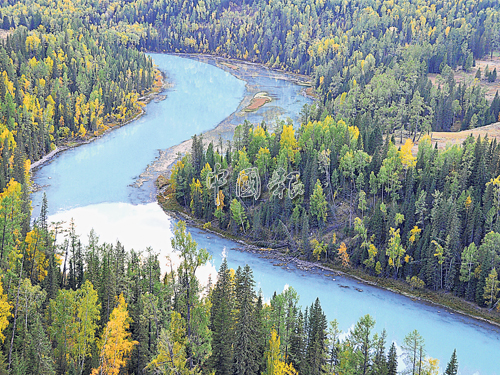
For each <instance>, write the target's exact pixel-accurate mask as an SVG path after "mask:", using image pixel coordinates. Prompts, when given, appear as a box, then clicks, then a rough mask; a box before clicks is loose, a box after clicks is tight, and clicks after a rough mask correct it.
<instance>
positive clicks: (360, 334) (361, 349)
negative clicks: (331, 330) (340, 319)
mask: <svg viewBox="0 0 500 375" xmlns="http://www.w3.org/2000/svg"><path fill="white" fill-rule="evenodd" d="M374 326H375V321H374V320H373V319H372V317H371V316H370V315H365V316H363V317H361V318H360V319H359V321H358V322H357V323H356V325H355V326H354V329H353V330H352V332H351V334H350V335H349V343H350V344H351V346H352V348H353V350H354V357H355V371H356V373H358V374H363V375H366V374H367V373H368V372H369V370H370V368H371V366H372V360H371V352H372V349H373V346H374V341H373V338H372V337H371V331H372V329H373V327H374Z"/></svg>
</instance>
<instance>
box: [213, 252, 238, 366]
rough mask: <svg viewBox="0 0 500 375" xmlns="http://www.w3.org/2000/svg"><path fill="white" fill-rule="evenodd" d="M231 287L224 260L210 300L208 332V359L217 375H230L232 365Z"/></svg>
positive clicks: (232, 295)
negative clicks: (211, 341) (209, 340)
mask: <svg viewBox="0 0 500 375" xmlns="http://www.w3.org/2000/svg"><path fill="white" fill-rule="evenodd" d="M233 293H234V292H233V285H232V282H231V274H230V271H229V269H228V268H227V260H226V258H224V260H223V261H222V264H221V266H220V268H219V274H218V280H217V283H216V284H215V288H214V290H213V292H212V295H211V297H210V300H211V302H212V307H211V311H210V330H211V331H212V340H213V344H212V354H211V356H210V359H209V363H210V367H211V369H212V370H214V371H215V372H216V373H217V374H221V375H230V374H231V371H232V363H233V346H232V345H231V342H232V340H231V338H232V337H233V334H234V332H233V327H234V323H233V315H232V310H233V303H234V302H233V300H234V294H233Z"/></svg>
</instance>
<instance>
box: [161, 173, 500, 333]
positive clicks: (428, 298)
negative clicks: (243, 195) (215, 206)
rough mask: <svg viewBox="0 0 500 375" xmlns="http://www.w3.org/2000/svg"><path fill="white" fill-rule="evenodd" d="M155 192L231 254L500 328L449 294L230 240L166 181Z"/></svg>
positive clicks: (499, 318) (168, 208) (499, 321)
mask: <svg viewBox="0 0 500 375" xmlns="http://www.w3.org/2000/svg"><path fill="white" fill-rule="evenodd" d="M157 188H158V191H159V195H158V203H159V204H160V206H161V207H162V209H163V211H164V212H165V213H166V214H167V215H169V216H172V217H174V218H176V219H178V220H184V221H186V223H187V224H188V225H190V226H193V227H196V228H198V229H202V230H204V231H206V232H208V233H212V234H214V235H217V236H220V237H222V238H225V239H228V240H231V241H235V242H237V243H239V244H240V245H241V247H237V248H233V249H232V250H237V251H244V252H248V253H252V254H255V255H257V256H258V257H260V258H264V259H268V260H269V261H271V262H273V265H274V266H279V267H282V268H284V269H287V270H289V271H291V270H292V269H293V268H291V267H295V268H296V269H298V270H301V271H304V272H322V273H323V275H324V276H327V277H335V276H341V277H347V278H351V279H354V280H356V281H358V282H360V283H362V284H366V285H370V286H373V287H377V288H381V289H385V290H388V291H390V292H393V293H397V294H400V295H403V296H405V297H408V298H410V299H411V300H413V301H418V302H420V303H424V304H428V305H432V306H434V307H438V308H440V309H442V310H439V311H438V312H439V313H442V314H450V315H453V314H459V315H462V316H465V317H468V318H472V319H475V320H478V321H480V322H483V323H487V324H491V325H492V326H494V327H496V328H500V315H499V314H497V313H495V312H492V311H489V309H486V308H482V307H479V306H477V305H476V304H474V303H472V302H469V301H465V300H463V299H461V298H459V297H456V296H454V295H452V294H450V293H444V292H433V291H431V290H427V289H412V287H411V286H410V285H409V284H408V283H406V282H405V281H403V280H394V279H388V278H380V277H376V276H371V275H368V274H367V273H366V272H365V271H364V270H362V269H354V268H349V269H346V268H342V267H340V266H338V265H336V264H333V263H330V262H329V263H325V262H312V261H308V260H305V259H303V258H302V257H301V256H292V255H290V254H289V253H288V248H287V250H286V251H282V250H280V249H273V248H262V247H259V246H257V245H256V244H255V243H253V242H251V241H248V240H244V239H242V238H240V237H238V236H233V235H231V234H230V233H227V232H226V231H224V230H221V229H219V228H212V227H211V225H207V223H203V222H202V221H200V220H198V219H196V218H195V217H193V216H192V215H190V214H189V213H187V212H186V211H185V210H183V208H182V207H181V206H180V205H179V204H177V202H176V201H175V199H174V198H173V197H172V196H171V191H170V190H169V188H168V181H167V180H166V178H164V177H162V178H159V179H158V180H157ZM325 272H326V274H325ZM339 287H344V288H349V287H348V286H344V285H341V284H339ZM355 289H356V290H357V291H358V292H363V290H362V289H361V288H355Z"/></svg>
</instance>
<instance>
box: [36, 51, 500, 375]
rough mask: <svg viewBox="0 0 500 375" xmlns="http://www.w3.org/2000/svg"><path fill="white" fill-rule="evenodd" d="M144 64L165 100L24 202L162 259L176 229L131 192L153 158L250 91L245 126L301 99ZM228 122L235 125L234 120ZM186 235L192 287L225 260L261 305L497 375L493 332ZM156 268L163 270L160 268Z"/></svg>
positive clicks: (232, 108)
mask: <svg viewBox="0 0 500 375" xmlns="http://www.w3.org/2000/svg"><path fill="white" fill-rule="evenodd" d="M152 56H153V58H154V61H155V63H156V64H157V65H158V66H159V68H160V69H162V70H163V71H165V72H166V73H167V75H168V77H169V80H170V81H172V82H173V84H174V86H173V88H172V89H169V90H167V91H166V95H167V98H166V99H165V100H164V101H161V102H158V103H155V102H152V103H150V104H148V106H147V113H146V115H145V116H143V117H141V118H140V119H138V120H136V121H134V122H132V123H131V124H128V125H126V126H124V127H122V128H119V129H117V130H114V131H112V132H111V133H109V134H107V135H106V136H104V137H102V138H100V139H98V140H96V141H94V142H92V143H90V144H87V145H83V146H80V147H77V148H75V149H72V150H68V151H65V152H64V153H61V154H59V155H58V156H57V157H55V158H54V159H53V160H52V161H51V162H50V163H47V164H45V165H44V166H43V167H41V168H39V169H38V170H37V171H36V172H35V173H34V181H35V182H36V183H37V184H38V185H40V186H42V189H41V190H40V191H38V192H36V193H34V194H33V196H32V198H33V205H34V212H35V215H36V212H38V211H39V205H40V201H41V197H42V192H43V191H45V192H46V194H47V197H48V201H49V212H50V219H51V220H53V221H59V220H66V221H69V220H70V219H71V218H73V219H74V220H75V223H76V228H77V232H78V233H79V234H81V235H82V238H83V239H84V238H85V237H86V235H87V234H88V233H89V232H90V230H91V229H92V228H93V229H94V230H95V231H96V232H97V234H98V235H99V236H100V239H101V240H102V241H106V242H115V241H116V240H117V239H120V242H122V243H123V244H124V245H125V247H127V248H134V249H136V250H143V249H145V248H146V247H147V246H152V247H153V249H154V250H155V251H158V252H160V253H161V259H164V258H163V255H167V254H170V253H171V251H172V249H171V246H170V238H171V237H172V228H173V225H174V223H175V221H174V220H173V219H172V218H170V217H168V216H167V215H165V214H164V213H163V211H162V210H161V208H160V207H159V206H158V205H157V204H156V203H155V202H154V201H152V199H151V198H150V197H151V194H150V193H148V192H147V191H145V189H151V184H149V185H148V184H145V185H144V186H145V187H144V186H143V188H137V187H133V184H134V180H135V179H136V178H137V177H138V176H139V174H141V172H142V171H143V170H144V168H145V167H146V166H147V165H148V164H149V163H151V162H152V161H154V159H155V157H156V156H157V155H158V152H159V150H162V149H166V148H168V147H171V146H173V145H175V144H178V143H180V142H182V141H183V140H185V139H189V138H190V137H191V136H192V135H193V134H195V133H200V132H202V131H205V130H209V129H212V128H214V127H215V126H216V125H217V124H219V123H220V122H221V121H223V120H224V119H226V118H228V117H231V116H233V117H234V113H235V112H236V111H237V110H239V109H241V101H242V99H243V97H244V96H245V94H248V92H249V90H254V89H255V87H257V88H258V89H259V90H260V91H266V92H268V93H269V94H270V95H271V96H272V97H273V99H274V100H273V102H271V103H270V104H269V105H267V107H266V106H264V107H262V108H261V109H259V110H258V111H257V112H255V113H252V114H250V115H249V116H248V119H249V120H250V121H252V122H260V121H261V120H262V119H266V120H268V118H266V116H269V108H270V107H271V108H274V109H275V111H274V113H278V114H279V115H281V117H282V118H286V117H290V118H292V119H294V120H296V119H297V116H298V113H299V111H300V109H301V107H302V106H303V105H304V104H305V103H309V102H310V100H309V99H307V98H306V97H305V96H303V95H302V94H301V93H302V89H303V88H302V87H300V86H297V85H295V84H293V83H292V82H289V81H287V80H284V79H279V77H278V78H277V77H276V75H275V74H271V73H270V72H269V71H267V70H265V69H264V68H256V67H251V68H252V69H253V70H254V72H255V74H252V76H251V78H250V79H247V82H245V81H243V80H241V79H238V78H236V77H235V76H234V75H232V74H230V73H228V72H226V71H224V70H222V69H219V68H218V67H216V66H215V64H213V63H212V64H207V63H203V62H200V61H196V60H194V59H188V58H182V57H179V56H172V55H162V54H152ZM233 121H243V118H241V117H235V118H234V120H233ZM189 230H190V231H191V233H192V234H193V236H194V238H195V239H196V241H197V242H198V245H199V246H201V247H205V248H207V249H208V250H209V251H210V253H211V254H212V256H213V259H212V262H211V264H210V266H208V267H206V268H205V269H204V270H202V271H201V272H200V277H201V278H205V279H206V278H207V277H208V275H210V274H212V275H213V274H214V273H215V272H216V269H218V267H219V265H220V263H221V261H222V258H223V256H226V257H227V259H228V263H229V266H230V267H233V268H236V267H238V266H244V265H245V264H249V265H250V266H251V267H252V269H253V272H254V277H255V280H256V283H257V287H258V288H260V289H261V290H262V293H263V295H264V297H265V299H267V300H268V299H269V298H270V296H272V293H273V292H274V291H275V290H276V291H278V292H281V291H282V290H283V289H284V288H286V287H288V286H292V287H293V288H295V289H296V290H297V292H298V293H299V295H300V297H301V298H300V303H301V305H302V306H303V307H305V306H308V305H310V304H311V303H312V302H313V301H314V299H316V297H319V298H320V301H321V305H322V307H323V309H324V311H325V313H326V314H327V318H328V320H333V319H337V321H338V322H339V324H340V327H341V329H342V330H343V331H344V332H347V331H348V330H349V329H350V327H352V326H353V324H354V323H355V322H356V321H357V320H358V319H359V318H360V317H361V316H363V315H364V314H370V315H372V316H373V317H374V319H375V320H376V322H377V324H376V330H377V331H381V330H382V329H383V328H385V329H386V330H387V334H388V342H389V343H390V342H393V341H394V342H396V343H401V342H402V340H403V338H404V336H405V335H406V334H407V333H409V332H410V331H412V330H414V329H417V330H418V331H419V332H420V334H421V335H422V336H423V337H424V338H425V340H426V345H425V347H426V350H427V353H428V355H429V356H431V357H434V358H438V359H439V360H440V365H441V368H442V369H443V368H444V367H445V366H446V363H447V362H448V360H449V358H450V356H451V354H452V352H453V349H455V348H456V349H457V355H458V359H459V365H460V374H485V375H494V374H500V329H498V328H496V327H494V326H491V325H488V324H485V323H481V322H478V321H476V320H474V319H470V318H467V317H463V316H461V315H459V314H452V313H451V312H449V311H446V310H445V309H442V308H437V307H434V306H429V305H426V304H424V303H420V302H418V301H413V300H411V299H410V298H406V297H403V296H400V295H398V294H395V293H392V292H388V291H386V290H382V289H379V288H375V287H371V286H368V285H364V284H360V283H358V282H357V281H355V280H352V279H349V278H342V277H335V280H334V279H333V278H332V277H331V276H330V277H329V276H327V275H326V274H325V273H323V272H322V271H319V270H316V271H314V270H312V271H308V272H305V271H301V270H298V269H295V268H294V267H293V266H290V269H283V268H281V267H276V266H273V264H272V263H270V262H269V260H266V259H261V258H259V257H258V256H256V255H253V254H250V253H245V252H240V251H237V250H234V248H236V247H239V246H240V245H239V244H237V243H235V242H232V241H229V240H226V239H223V238H219V237H217V236H214V235H212V234H208V233H206V232H203V231H201V230H198V229H196V228H189ZM162 262H163V263H162V264H163V266H164V267H166V264H167V262H166V260H162ZM340 285H342V286H344V287H340ZM345 286H349V288H345ZM355 288H357V289H361V290H362V292H359V291H357V290H356V289H355Z"/></svg>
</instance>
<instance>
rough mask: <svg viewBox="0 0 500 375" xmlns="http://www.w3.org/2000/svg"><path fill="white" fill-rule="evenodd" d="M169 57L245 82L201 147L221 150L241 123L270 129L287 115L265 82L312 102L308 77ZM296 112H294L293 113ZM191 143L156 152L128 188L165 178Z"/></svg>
mask: <svg viewBox="0 0 500 375" xmlns="http://www.w3.org/2000/svg"><path fill="white" fill-rule="evenodd" d="M171 55H173V56H179V57H184V58H186V57H187V58H190V59H193V60H196V61H200V62H203V63H206V64H210V65H213V66H216V67H218V68H220V69H222V70H224V71H225V72H228V73H229V74H231V75H233V76H235V77H236V78H238V79H240V80H242V81H245V82H246V91H247V92H246V94H245V96H244V97H243V99H242V100H241V102H240V105H239V106H238V108H236V110H235V111H234V112H233V113H232V114H231V115H230V116H229V117H227V118H226V119H224V120H223V121H221V122H220V123H219V124H217V125H216V126H215V127H214V128H213V129H211V130H207V131H205V132H203V133H202V134H203V144H204V147H206V146H207V145H208V144H209V143H210V142H212V143H213V144H214V146H219V148H220V147H221V146H220V144H221V142H223V143H222V148H224V147H225V144H224V143H225V142H226V141H227V140H232V138H233V134H234V130H235V128H236V126H238V125H240V124H242V123H243V122H244V121H245V120H249V121H250V122H251V123H254V124H255V123H261V122H262V121H265V122H266V123H267V124H268V125H269V126H270V127H271V126H273V122H275V120H276V119H277V118H279V117H280V116H283V115H284V114H289V113H287V110H288V108H287V107H285V108H281V107H280V99H281V98H280V97H279V94H278V93H277V92H274V93H273V92H270V90H271V89H272V87H269V83H267V81H268V80H277V81H286V82H290V83H292V84H293V85H296V86H297V87H298V90H297V91H298V95H297V97H296V98H294V99H295V101H298V99H299V98H298V97H299V96H301V97H302V98H300V99H301V100H303V101H309V102H310V101H313V100H315V98H314V97H313V96H311V95H310V93H311V90H309V91H307V90H308V89H311V86H310V85H311V77H308V76H305V75H301V74H294V73H290V72H284V71H280V70H276V69H272V68H269V67H267V66H265V65H262V64H258V63H252V62H247V61H241V60H236V59H229V58H223V57H219V56H212V55H206V54H180V53H173V54H171ZM260 78H262V79H263V80H264V81H266V82H265V84H267V85H268V86H265V85H264V86H265V87H261V85H259V82H258V81H259V79H260ZM301 109H302V105H300V108H297V110H296V111H294V114H295V115H297V114H298V113H299V112H300V110H301ZM295 112H296V113H295ZM191 145H192V140H191V139H187V140H185V141H184V142H181V143H179V144H177V145H175V146H172V147H169V148H167V149H165V150H160V151H159V154H158V156H157V157H156V159H155V160H154V161H153V162H152V163H151V164H150V165H148V166H147V167H146V169H145V170H144V172H142V173H141V174H140V175H139V176H138V177H137V178H136V179H135V182H134V184H133V185H132V186H134V187H137V188H140V187H141V186H142V185H143V184H144V183H146V182H148V181H155V180H156V179H157V178H158V177H159V176H160V175H168V174H169V173H170V169H171V167H172V166H173V164H175V162H176V161H177V160H178V159H179V157H180V156H183V155H185V154H187V153H188V152H190V151H191Z"/></svg>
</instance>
